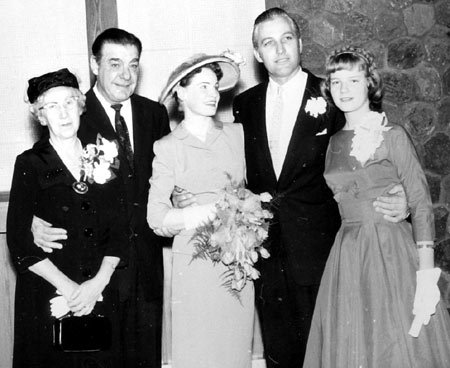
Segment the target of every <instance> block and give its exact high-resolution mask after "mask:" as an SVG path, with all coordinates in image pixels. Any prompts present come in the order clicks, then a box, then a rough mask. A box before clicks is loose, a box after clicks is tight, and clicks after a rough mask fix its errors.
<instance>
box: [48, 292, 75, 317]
mask: <svg viewBox="0 0 450 368" xmlns="http://www.w3.org/2000/svg"><path fill="white" fill-rule="evenodd" d="M50 312H51V315H52V316H53V317H56V318H60V317H62V316H64V315H65V314H67V313H69V312H70V308H69V306H68V305H67V300H66V298H64V297H63V296H62V295H60V296H55V297H54V298H53V299H50Z"/></svg>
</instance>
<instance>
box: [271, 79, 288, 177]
mask: <svg viewBox="0 0 450 368" xmlns="http://www.w3.org/2000/svg"><path fill="white" fill-rule="evenodd" d="M282 123H283V90H282V88H281V87H277V92H276V95H275V100H274V104H273V111H272V117H271V121H270V126H271V128H270V138H269V148H270V154H271V156H272V163H273V168H274V170H275V174H276V175H277V178H278V177H279V176H280V173H281V168H282V166H283V161H284V160H283V158H282V157H281V149H280V138H281V137H280V132H281V126H282Z"/></svg>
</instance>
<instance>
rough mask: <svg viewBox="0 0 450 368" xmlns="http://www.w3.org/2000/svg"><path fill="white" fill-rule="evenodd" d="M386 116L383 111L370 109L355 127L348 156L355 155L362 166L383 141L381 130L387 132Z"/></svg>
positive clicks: (372, 156)
mask: <svg viewBox="0 0 450 368" xmlns="http://www.w3.org/2000/svg"><path fill="white" fill-rule="evenodd" d="M386 125H387V118H386V115H385V113H384V112H383V113H379V112H375V111H371V112H369V113H367V114H366V115H365V116H364V119H363V121H362V122H361V123H360V124H358V125H357V126H356V128H355V136H354V137H353V140H352V149H351V151H350V156H353V157H355V158H356V159H357V160H358V161H359V162H360V163H361V165H362V166H364V165H365V164H366V162H367V161H368V160H372V159H373V158H374V155H375V151H376V150H377V148H378V147H380V145H381V143H382V142H383V139H384V138H383V132H387V131H388V130H389V129H391V128H390V127H387V126H386Z"/></svg>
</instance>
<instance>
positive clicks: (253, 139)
mask: <svg viewBox="0 0 450 368" xmlns="http://www.w3.org/2000/svg"><path fill="white" fill-rule="evenodd" d="M304 71H305V72H306V73H307V74H308V80H307V84H306V89H305V93H304V97H303V101H302V104H301V107H300V111H299V113H298V116H297V121H296V123H295V126H294V128H293V132H292V137H291V140H290V143H289V146H288V150H287V154H286V158H285V161H284V165H283V168H282V171H281V174H280V177H279V179H278V180H277V178H276V175H275V172H274V169H273V165H272V159H271V155H270V151H269V145H268V140H267V131H266V117H265V115H266V114H265V111H266V91H267V86H268V82H265V83H261V84H259V85H257V86H255V87H253V88H251V89H249V90H247V91H245V92H243V93H242V94H240V95H239V96H237V97H236V98H235V100H234V104H233V113H234V116H235V119H236V122H240V123H242V124H243V127H244V134H245V157H246V162H247V181H248V188H249V189H250V190H252V191H253V192H255V193H262V192H269V193H271V194H272V195H273V197H274V201H273V203H274V206H275V208H274V221H273V225H272V226H271V229H270V233H269V245H268V247H269V249H270V253H271V256H272V257H281V259H282V263H283V264H285V266H286V267H287V268H288V270H289V273H290V275H291V276H292V277H293V279H294V280H295V281H296V283H297V284H299V285H313V284H316V285H317V284H319V283H320V278H321V276H322V272H323V269H324V267H325V262H326V259H327V257H328V254H329V251H330V248H331V246H332V244H333V241H334V238H335V235H336V232H337V230H338V228H339V225H340V217H339V213H338V209H337V205H336V203H335V201H334V199H333V194H332V192H331V191H330V189H329V188H328V186H327V184H326V182H325V180H324V177H323V172H324V167H325V155H326V150H327V146H328V141H329V139H330V137H331V135H332V134H334V133H335V132H336V131H337V130H339V129H341V128H342V126H343V123H344V119H343V117H342V115H341V114H340V113H339V112H337V110H336V109H335V108H333V107H331V106H329V105H328V106H327V110H326V112H325V113H323V114H321V115H318V117H316V118H315V117H313V116H311V115H310V114H309V113H307V112H306V111H305V106H306V103H307V101H308V100H309V99H311V98H315V97H320V96H321V94H320V81H321V80H320V79H319V78H317V77H316V76H314V75H313V74H311V73H310V72H308V71H306V70H304ZM325 129H326V130H325ZM319 133H322V134H319ZM267 262H270V258H269V259H268V260H267ZM265 277H268V278H270V275H263V279H264V278H265Z"/></svg>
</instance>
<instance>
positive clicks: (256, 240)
mask: <svg viewBox="0 0 450 368" xmlns="http://www.w3.org/2000/svg"><path fill="white" fill-rule="evenodd" d="M218 196H219V199H218V200H217V201H216V203H215V206H216V216H215V218H214V219H213V220H211V221H208V222H207V223H205V224H203V225H201V226H199V227H197V228H196V229H195V232H194V235H193V237H192V239H191V240H192V241H193V245H194V248H195V251H194V254H193V257H192V258H193V260H195V259H199V258H200V259H205V260H206V259H208V258H209V259H211V261H212V262H213V263H218V262H222V263H223V264H224V265H226V266H227V267H228V272H226V281H225V283H224V286H225V287H227V288H229V289H230V291H231V292H233V293H235V292H238V291H241V290H242V289H243V288H244V286H245V284H246V282H247V280H255V279H257V278H259V271H258V270H256V268H255V267H254V265H255V263H256V262H257V261H258V259H259V257H262V258H268V257H269V256H270V255H269V252H268V251H267V249H265V248H264V242H265V240H266V239H267V237H268V230H269V221H270V219H271V218H272V217H273V215H272V213H271V212H270V211H269V210H268V209H267V208H268V206H269V202H270V200H271V199H272V196H271V195H270V194H268V193H262V194H259V195H258V194H254V193H252V192H251V191H250V190H248V189H246V188H245V187H244V183H235V182H233V181H232V180H231V178H230V184H229V185H227V186H226V187H225V188H224V189H222V190H221V191H219V194H218Z"/></svg>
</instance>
